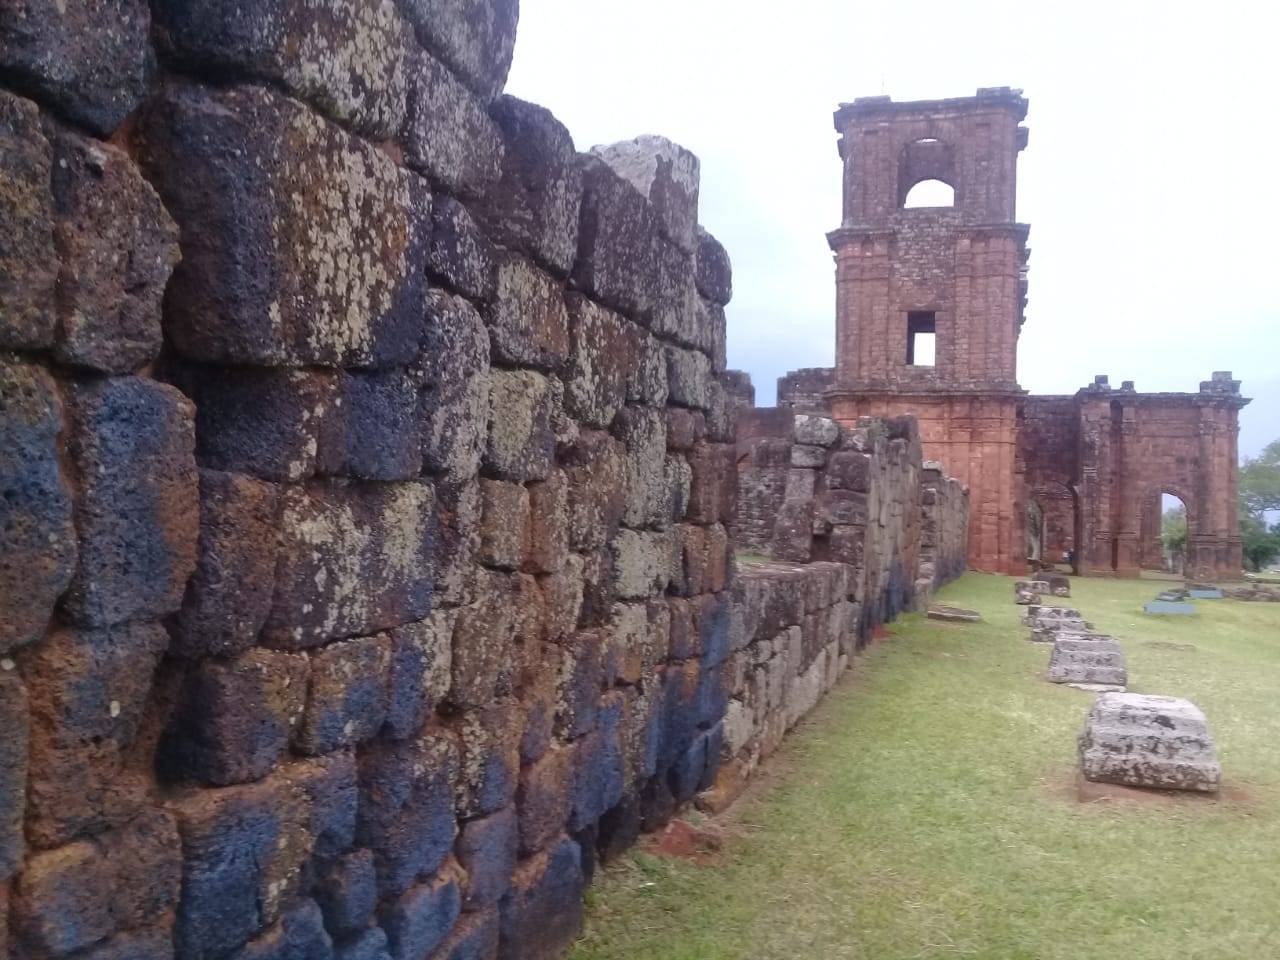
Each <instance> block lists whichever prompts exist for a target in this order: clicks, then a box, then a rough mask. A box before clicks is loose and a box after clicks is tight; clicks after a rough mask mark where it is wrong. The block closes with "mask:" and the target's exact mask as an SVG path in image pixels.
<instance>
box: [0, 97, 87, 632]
mask: <svg viewBox="0 0 1280 960" xmlns="http://www.w3.org/2000/svg"><path fill="white" fill-rule="evenodd" d="M0 103H3V101H2V100H0ZM0 162H3V161H0ZM3 192H4V191H3V188H2V187H0V194H3ZM3 273H4V270H3V268H0V275H3ZM3 312H4V310H3V307H0V313H3ZM62 409H63V408H62V403H61V402H60V401H59V399H58V393H57V388H56V387H55V385H54V381H53V378H52V377H50V376H49V375H48V374H47V373H46V372H45V371H43V370H42V369H40V368H39V367H37V366H34V365H30V364H25V363H4V362H0V489H3V490H4V491H5V493H4V496H3V497H0V654H5V653H8V652H9V651H11V650H13V649H15V648H17V647H19V646H22V645H23V644H27V643H30V642H32V641H33V640H35V639H36V638H38V637H39V636H40V634H41V633H43V632H44V630H45V628H46V627H47V626H48V623H49V617H50V615H51V614H52V613H53V607H54V604H55V603H56V602H57V599H58V597H59V595H60V594H61V593H62V591H63V590H64V589H66V587H67V584H68V583H69V582H70V581H71V576H72V573H73V571H74V569H75V563H76V531H75V527H74V526H73V525H72V519H71V517H72V512H71V494H70V490H69V488H68V485H67V483H66V481H65V480H64V479H63V476H62V472H61V470H60V469H59V465H58V434H59V431H60V428H61V424H62Z"/></svg>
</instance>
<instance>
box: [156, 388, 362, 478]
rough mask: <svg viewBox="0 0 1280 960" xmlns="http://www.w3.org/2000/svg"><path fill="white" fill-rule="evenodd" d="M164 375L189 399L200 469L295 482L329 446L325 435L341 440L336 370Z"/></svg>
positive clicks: (315, 464) (308, 473)
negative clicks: (194, 413) (192, 406)
mask: <svg viewBox="0 0 1280 960" xmlns="http://www.w3.org/2000/svg"><path fill="white" fill-rule="evenodd" d="M167 372H168V373H169V374H170V375H171V376H172V378H173V380H174V382H175V383H176V384H177V385H178V386H179V387H181V388H182V391H183V392H184V393H185V394H187V396H189V397H190V398H191V399H192V400H193V401H194V402H195V407H196V456H197V458H198V459H199V461H200V465H201V466H202V467H209V468H212V469H214V470H229V471H234V472H237V473H247V474H250V475H252V476H255V477H260V478H262V479H264V480H276V481H280V480H301V479H304V478H306V477H310V476H312V475H313V474H314V473H315V472H316V470H317V467H318V459H319V452H320V449H321V447H322V446H326V447H331V446H332V444H330V443H328V442H327V440H326V438H325V434H326V433H327V432H331V431H333V432H336V433H337V436H338V438H339V439H341V435H342V431H341V426H340V424H339V425H336V426H335V425H334V424H333V421H334V420H335V419H337V418H339V417H340V416H341V414H342V411H341V409H340V407H341V404H340V402H339V398H338V386H339V381H338V376H337V375H336V374H334V373H330V372H326V371H315V370H273V369H268V368H263V367H215V366H203V365H195V364H183V365H181V366H175V367H173V368H171V369H170V370H168V371H167ZM341 452H342V451H338V453H339V455H340V454H341ZM330 453H331V451H329V450H326V455H329V454H330Z"/></svg>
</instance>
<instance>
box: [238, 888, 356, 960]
mask: <svg viewBox="0 0 1280 960" xmlns="http://www.w3.org/2000/svg"><path fill="white" fill-rule="evenodd" d="M332 949H333V940H332V938H331V937H330V936H329V934H328V931H326V930H325V928H324V915H323V914H322V913H321V911H320V907H319V906H318V905H317V904H316V902H315V901H314V900H312V899H310V898H307V899H303V900H298V901H296V902H294V903H291V904H290V905H289V906H288V907H287V908H286V909H284V910H283V911H282V912H281V915H280V919H279V920H277V921H276V922H275V923H274V924H272V925H271V926H270V927H269V928H268V929H267V930H266V931H265V932H263V933H262V934H261V935H260V936H258V937H255V938H254V939H253V940H252V941H250V942H249V943H247V944H245V947H244V949H243V950H239V951H237V952H236V953H235V954H233V955H232V960H285V958H291V957H323V958H328V957H330V956H332Z"/></svg>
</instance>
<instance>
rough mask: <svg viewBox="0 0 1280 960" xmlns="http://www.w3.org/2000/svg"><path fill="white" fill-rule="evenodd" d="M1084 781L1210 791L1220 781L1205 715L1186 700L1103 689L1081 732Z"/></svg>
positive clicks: (1216, 755) (1212, 742)
mask: <svg viewBox="0 0 1280 960" xmlns="http://www.w3.org/2000/svg"><path fill="white" fill-rule="evenodd" d="M1080 768H1081V772H1082V773H1083V774H1084V777H1085V779H1086V780H1093V781H1095V782H1101V783H1121V784H1125V785H1127V786H1131V787H1154V788H1157V789H1162V790H1193V791H1197V792H1201V793H1213V792H1216V791H1217V789H1218V786H1219V784H1220V783H1221V780H1222V767H1221V765H1220V764H1219V763H1218V751H1217V748H1216V747H1215V745H1214V741H1213V737H1212V735H1211V734H1210V733H1209V725H1208V723H1207V722H1206V721H1205V717H1204V714H1203V713H1202V712H1201V711H1200V709H1199V708H1198V707H1197V706H1196V705H1195V704H1193V703H1191V702H1190V701H1189V700H1183V699H1181V698H1179V697H1159V696H1149V695H1147V694H1141V693H1104V694H1102V695H1101V696H1100V697H1098V699H1097V700H1095V701H1094V704H1093V708H1092V709H1091V710H1090V711H1089V715H1088V717H1086V718H1085V725H1084V733H1083V734H1081V736H1080Z"/></svg>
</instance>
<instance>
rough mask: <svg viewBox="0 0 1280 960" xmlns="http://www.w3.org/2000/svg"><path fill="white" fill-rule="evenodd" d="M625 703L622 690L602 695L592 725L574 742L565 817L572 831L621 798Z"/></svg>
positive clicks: (602, 813) (623, 785) (624, 765)
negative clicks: (570, 791) (570, 795)
mask: <svg viewBox="0 0 1280 960" xmlns="http://www.w3.org/2000/svg"><path fill="white" fill-rule="evenodd" d="M625 704H626V697H625V695H624V694H623V693H622V691H620V690H614V691H611V692H609V693H607V694H605V695H604V696H603V697H602V698H601V701H600V708H599V710H598V711H597V719H596V725H595V728H594V729H593V730H591V732H589V733H588V734H587V735H586V736H585V737H583V738H582V739H581V740H580V741H579V742H578V745H577V753H576V756H575V760H576V764H575V770H574V788H573V807H572V813H571V815H570V818H569V828H570V829H571V830H573V831H574V832H577V831H579V830H582V829H584V828H586V827H588V826H591V825H592V824H594V823H595V822H596V821H597V820H599V819H600V818H601V817H602V816H603V815H604V813H605V811H607V810H608V809H609V808H610V807H612V806H613V805H614V804H616V803H617V802H618V801H619V800H620V799H622V792H623V789H624V788H625V786H626V783H625V781H626V760H625V755H624V752H623V742H622V736H623V712H624V709H625Z"/></svg>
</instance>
